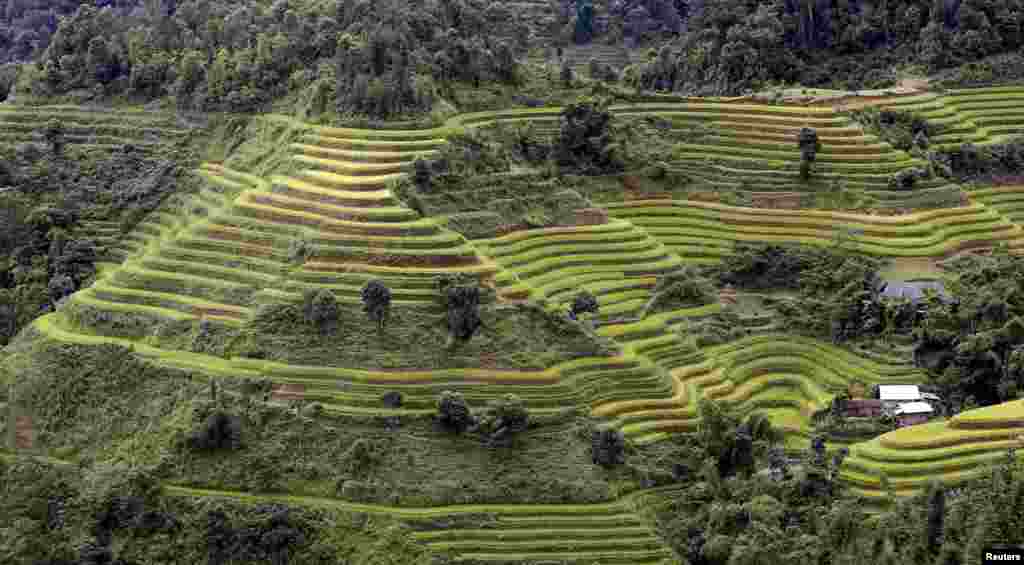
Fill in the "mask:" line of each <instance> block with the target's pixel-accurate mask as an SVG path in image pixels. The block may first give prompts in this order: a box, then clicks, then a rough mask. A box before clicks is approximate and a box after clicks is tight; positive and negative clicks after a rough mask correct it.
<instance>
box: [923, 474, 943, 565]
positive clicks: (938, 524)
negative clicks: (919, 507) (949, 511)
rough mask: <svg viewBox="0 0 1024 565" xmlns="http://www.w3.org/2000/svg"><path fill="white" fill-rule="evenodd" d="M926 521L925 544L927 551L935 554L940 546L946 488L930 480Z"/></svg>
mask: <svg viewBox="0 0 1024 565" xmlns="http://www.w3.org/2000/svg"><path fill="white" fill-rule="evenodd" d="M928 491H929V492H928V522H927V529H926V532H925V545H926V547H927V548H928V553H929V554H931V555H936V554H937V553H938V552H939V548H940V547H942V530H943V522H944V520H945V517H946V490H945V489H944V488H943V487H942V485H941V484H939V483H937V482H932V483H931V484H930V485H929V486H928Z"/></svg>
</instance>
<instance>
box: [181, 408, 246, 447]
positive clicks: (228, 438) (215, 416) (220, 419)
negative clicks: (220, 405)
mask: <svg viewBox="0 0 1024 565" xmlns="http://www.w3.org/2000/svg"><path fill="white" fill-rule="evenodd" d="M241 443H242V421H241V419H240V418H239V417H238V416H235V415H232V414H229V413H228V412H225V411H223V410H216V411H214V412H213V413H212V414H210V415H209V416H207V417H206V418H205V419H204V420H203V422H202V424H201V425H200V426H199V428H198V429H196V430H194V431H193V432H192V435H191V436H190V437H189V446H190V447H192V448H193V449H197V450H203V451H212V450H219V449H237V448H239V447H240V446H241Z"/></svg>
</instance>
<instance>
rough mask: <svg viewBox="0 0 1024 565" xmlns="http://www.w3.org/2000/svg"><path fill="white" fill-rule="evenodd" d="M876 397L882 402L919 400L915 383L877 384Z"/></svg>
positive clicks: (918, 390)
mask: <svg viewBox="0 0 1024 565" xmlns="http://www.w3.org/2000/svg"><path fill="white" fill-rule="evenodd" d="M878 399H879V400H881V401H882V402H913V401H915V400H921V389H920V388H918V386H917V385H879V386H878Z"/></svg>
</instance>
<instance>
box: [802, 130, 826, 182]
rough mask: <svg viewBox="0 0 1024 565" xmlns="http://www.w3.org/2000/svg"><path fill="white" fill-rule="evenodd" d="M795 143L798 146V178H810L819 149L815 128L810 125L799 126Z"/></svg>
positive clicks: (819, 144) (819, 143)
mask: <svg viewBox="0 0 1024 565" xmlns="http://www.w3.org/2000/svg"><path fill="white" fill-rule="evenodd" d="M797 145H799V147H800V178H802V179H804V180H807V179H808V178H810V175H811V169H812V165H813V163H814V159H815V157H817V154H818V151H819V150H820V149H821V142H819V141H818V132H817V130H815V129H814V128H811V127H804V128H800V134H799V135H798V136H797Z"/></svg>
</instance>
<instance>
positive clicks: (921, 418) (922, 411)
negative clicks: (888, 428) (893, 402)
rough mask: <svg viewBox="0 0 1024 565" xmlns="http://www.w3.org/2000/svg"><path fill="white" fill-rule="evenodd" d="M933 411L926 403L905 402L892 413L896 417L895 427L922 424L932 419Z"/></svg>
mask: <svg viewBox="0 0 1024 565" xmlns="http://www.w3.org/2000/svg"><path fill="white" fill-rule="evenodd" d="M934 412H935V409H933V408H932V405H931V404H928V403H927V402H906V403H904V404H900V405H899V406H897V407H896V409H895V410H894V411H893V414H894V415H895V416H896V425H898V426H899V427H901V428H902V427H903V426H913V425H914V424H923V423H925V422H927V421H928V419H929V418H931V417H932V414H933V413H934Z"/></svg>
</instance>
